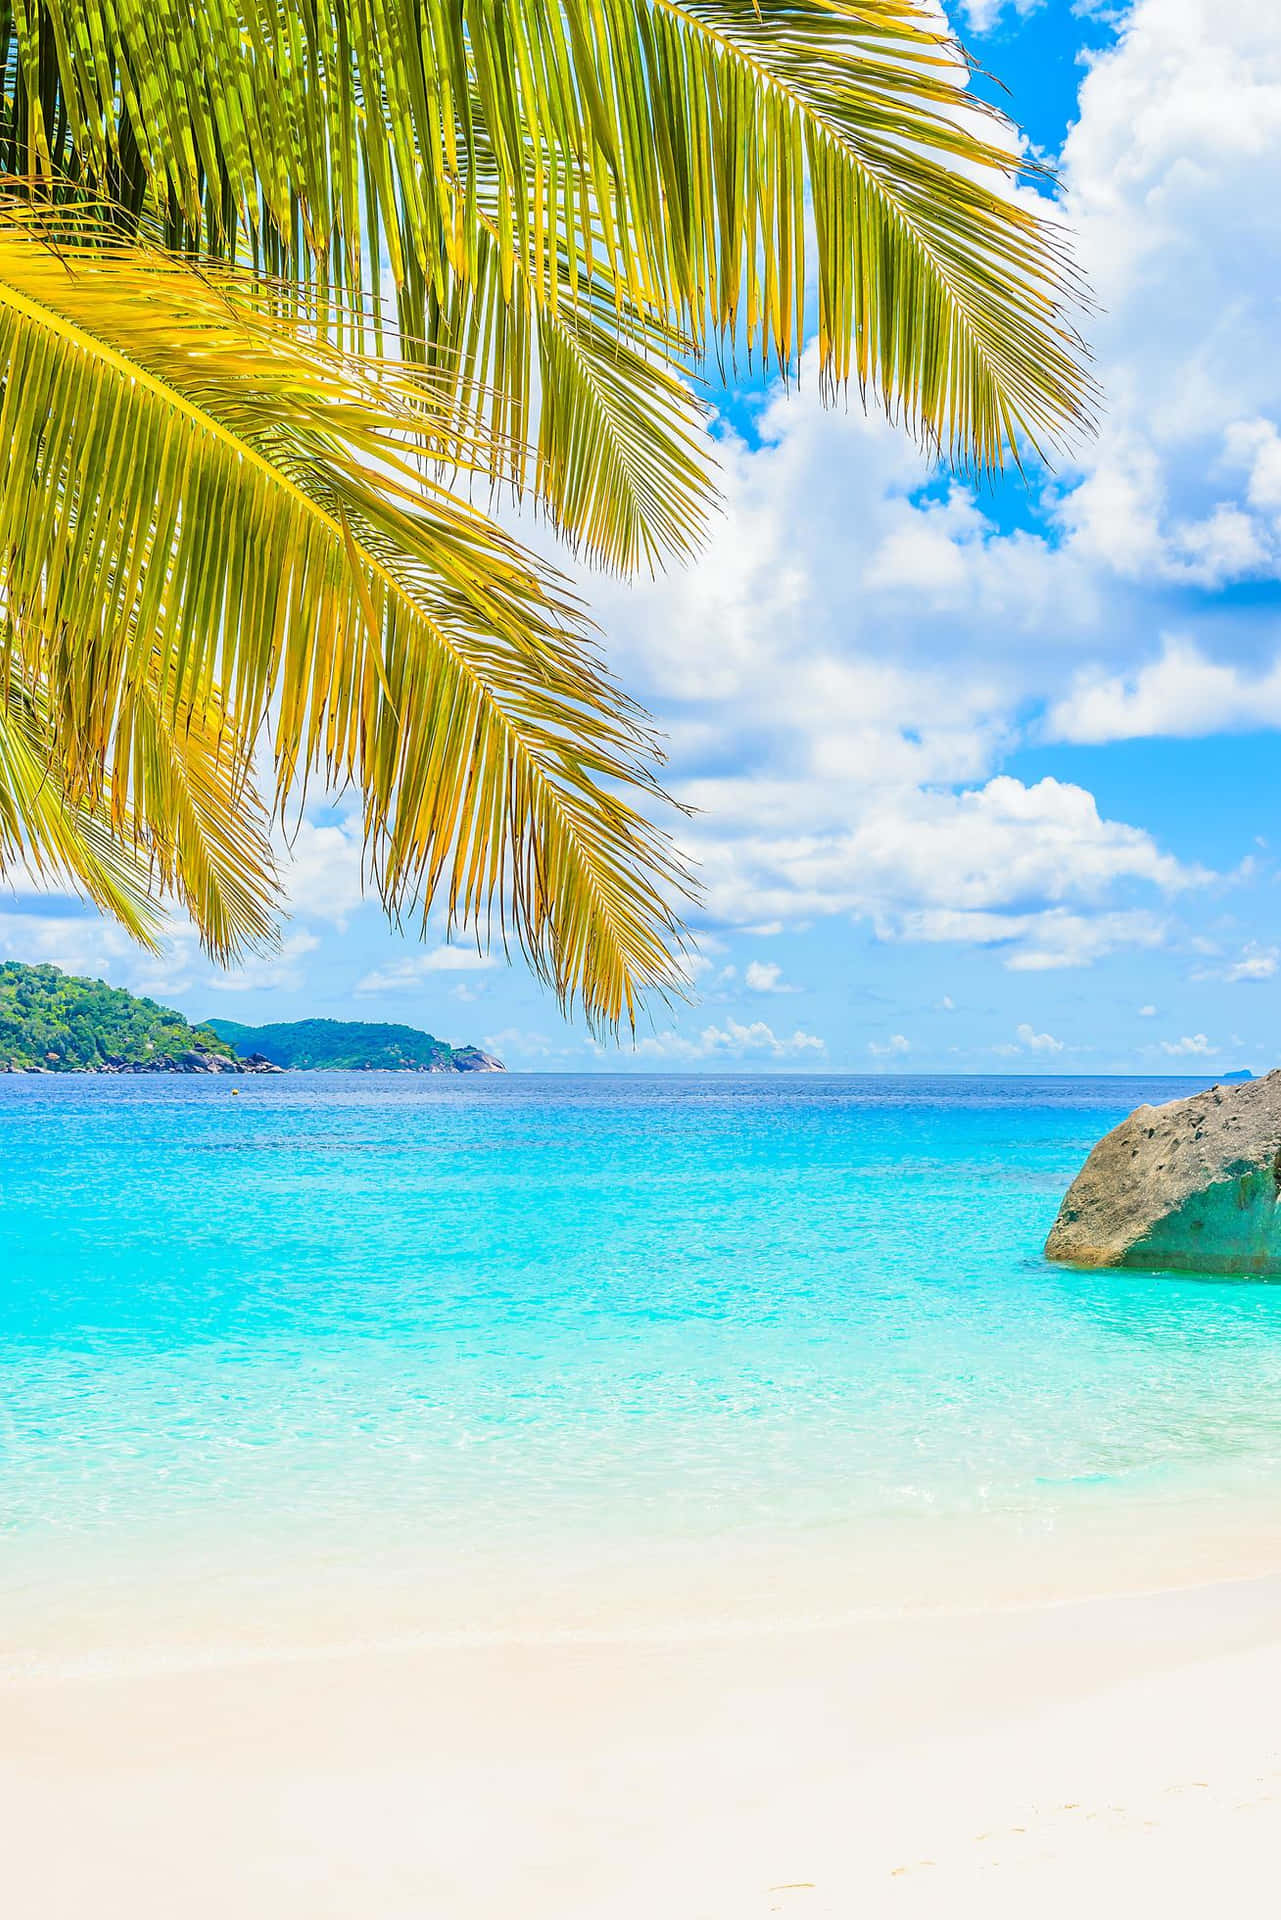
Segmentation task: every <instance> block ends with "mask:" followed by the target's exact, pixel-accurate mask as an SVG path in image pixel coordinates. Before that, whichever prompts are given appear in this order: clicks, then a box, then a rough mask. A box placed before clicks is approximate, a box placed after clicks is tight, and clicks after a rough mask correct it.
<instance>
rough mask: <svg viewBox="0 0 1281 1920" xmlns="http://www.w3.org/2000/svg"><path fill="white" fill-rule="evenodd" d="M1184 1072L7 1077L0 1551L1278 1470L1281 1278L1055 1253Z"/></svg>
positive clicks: (797, 1504)
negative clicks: (1069, 1201) (1062, 1228)
mask: <svg viewBox="0 0 1281 1920" xmlns="http://www.w3.org/2000/svg"><path fill="white" fill-rule="evenodd" d="M1192 1084H1194V1083H1190V1082H1174V1081H1162V1082H1156V1083H1153V1082H1140V1081H1118V1080H1106V1081H1104V1080H1099V1081H1081V1080H1062V1079H1054V1080H1043V1081H1035V1080H1027V1079H1018V1080H1004V1081H1002V1080H994V1079H991V1080H942V1079H940V1080H931V1079H926V1078H912V1079H888V1078H877V1079H874V1080H871V1079H868V1080H859V1079H835V1078H832V1079H823V1078H818V1077H806V1078H795V1079H780V1078H769V1079H759V1080H757V1079H745V1078H734V1079H730V1078H724V1079H674V1078H668V1077H665V1078H662V1079H659V1078H654V1079H639V1078H633V1077H627V1078H624V1077H618V1078H599V1077H593V1078H582V1079H573V1078H560V1077H555V1076H510V1077H506V1078H499V1077H493V1078H489V1077H484V1078H474V1079H473V1078H464V1079H457V1080H455V1079H446V1078H438V1077H418V1076H395V1075H386V1076H385V1075H374V1074H368V1075H321V1074H314V1075H290V1076H286V1077H281V1078H277V1079H263V1080H246V1081H242V1082H240V1084H239V1088H238V1092H237V1095H236V1097H233V1095H232V1092H231V1083H229V1082H228V1081H225V1080H212V1081H194V1080H185V1079H163V1080H123V1079H122V1080H110V1079H54V1078H41V1079H35V1078H31V1079H25V1078H21V1077H14V1078H9V1079H3V1080H0V1167H2V1169H3V1180H2V1198H0V1260H2V1263H3V1281H2V1284H0V1528H2V1529H3V1533H2V1534H0V1541H3V1540H6V1539H7V1542H8V1545H7V1549H6V1551H7V1554H8V1556H9V1563H10V1564H22V1565H25V1564H27V1562H28V1561H29V1559H30V1557H31V1556H32V1555H33V1554H34V1555H38V1554H39V1553H40V1552H42V1551H43V1550H44V1549H45V1548H46V1547H55V1546H56V1547H57V1548H58V1550H59V1551H60V1552H61V1553H63V1554H64V1555H65V1554H66V1553H67V1552H68V1551H71V1552H73V1553H74V1552H76V1551H78V1550H79V1545H78V1543H83V1547H84V1551H85V1552H86V1553H89V1552H90V1551H93V1552H99V1551H101V1550H103V1548H104V1546H106V1547H109V1546H110V1545H111V1543H113V1542H118V1543H121V1546H122V1550H123V1548H124V1546H125V1545H126V1544H127V1543H129V1542H131V1541H134V1540H136V1539H139V1538H142V1537H144V1536H145V1537H146V1538H147V1539H148V1540H150V1541H151V1542H152V1543H153V1544H155V1543H159V1545H160V1547H161V1550H162V1551H163V1547H164V1542H165V1541H166V1539H169V1538H172V1539H174V1540H179V1539H184V1540H190V1538H191V1537H192V1535H193V1531H199V1530H200V1529H225V1530H227V1531H228V1532H230V1533H236V1532H238V1533H240V1534H242V1535H244V1536H245V1537H249V1538H255V1539H258V1540H259V1541H266V1542H270V1541H272V1540H278V1539H281V1538H284V1537H290V1538H294V1537H298V1538H303V1537H323V1538H325V1539H327V1540H328V1541H330V1542H331V1543H336V1545H337V1547H338V1548H339V1549H340V1548H341V1544H342V1542H343V1541H344V1540H345V1539H348V1538H350V1539H352V1540H355V1539H357V1538H360V1539H366V1540H367V1539H368V1538H370V1537H379V1529H380V1527H381V1528H383V1529H384V1532H385V1537H386V1539H387V1540H388V1541H389V1542H391V1541H396V1540H401V1541H403V1540H405V1539H407V1538H412V1539H413V1540H414V1541H415V1542H417V1543H420V1544H421V1543H427V1544H428V1545H429V1546H431V1547H432V1549H433V1550H434V1551H442V1550H448V1548H449V1546H450V1544H451V1543H453V1542H460V1543H462V1542H469V1541H477V1540H481V1541H484V1542H486V1543H488V1544H491V1545H492V1544H494V1543H498V1544H500V1545H501V1544H503V1543H507V1542H511V1543H524V1545H525V1546H526V1547H528V1546H529V1545H530V1544H531V1543H532V1544H533V1545H534V1546H535V1547H537V1546H538V1545H539V1544H540V1543H547V1544H548V1549H549V1550H550V1549H551V1546H552V1544H554V1543H555V1542H558V1541H564V1540H577V1541H579V1542H585V1541H594V1542H600V1541H608V1542H614V1543H617V1542H619V1541H633V1542H635V1541H648V1540H653V1541H658V1542H663V1541H680V1540H690V1539H706V1538H708V1537H709V1536H716V1537H723V1536H724V1535H725V1534H727V1533H733V1532H735V1531H737V1532H740V1533H743V1534H751V1535H753V1536H754V1537H758V1538H769V1537H776V1536H788V1535H796V1536H799V1535H804V1536H805V1537H807V1538H810V1539H825V1538H836V1537H838V1536H839V1537H843V1538H845V1537H848V1538H854V1539H856V1538H857V1537H858V1536H859V1532H860V1529H868V1530H875V1529H877V1528H882V1529H883V1528H885V1527H886V1526H891V1527H892V1526H896V1525H900V1524H901V1525H902V1526H903V1527H906V1528H909V1529H910V1528H912V1527H919V1526H923V1525H925V1524H926V1523H933V1524H937V1522H938V1521H939V1519H940V1517H942V1518H944V1519H948V1518H950V1519H951V1520H953V1521H956V1522H958V1523H963V1522H964V1521H965V1518H966V1516H968V1515H974V1514H984V1515H988V1516H991V1515H997V1516H1000V1515H1006V1516H1014V1518H1015V1519H1016V1520H1017V1521H1018V1523H1019V1524H1021V1525H1024V1524H1025V1525H1031V1526H1033V1527H1035V1526H1036V1525H1037V1524H1039V1523H1040V1522H1042V1521H1043V1520H1045V1519H1046V1517H1047V1516H1049V1517H1050V1518H1051V1519H1055V1518H1058V1517H1061V1516H1063V1515H1065V1514H1067V1515H1070V1514H1072V1513H1074V1512H1078V1511H1083V1510H1085V1509H1088V1508H1089V1506H1090V1503H1091V1502H1092V1501H1096V1500H1100V1501H1112V1502H1115V1501H1116V1500H1117V1499H1118V1498H1122V1499H1124V1500H1126V1501H1131V1502H1133V1503H1137V1505H1138V1507H1140V1508H1141V1507H1142V1505H1143V1503H1144V1502H1158V1503H1160V1502H1166V1503H1169V1502H1170V1501H1171V1500H1176V1501H1177V1500H1178V1499H1179V1498H1182V1497H1183V1496H1184V1494H1185V1493H1186V1494H1187V1495H1188V1497H1191V1496H1192V1494H1193V1493H1195V1495H1196V1497H1197V1498H1198V1499H1203V1498H1209V1499H1213V1498H1215V1497H1217V1496H1218V1495H1220V1494H1222V1495H1224V1496H1227V1495H1229V1494H1231V1495H1233V1496H1236V1495H1241V1494H1246V1495H1254V1494H1260V1495H1262V1496H1264V1497H1265V1498H1271V1497H1272V1495H1274V1494H1275V1493H1278V1492H1281V1288H1277V1287H1270V1286H1266V1285H1260V1284H1239V1283H1238V1284H1233V1283H1230V1282H1222V1281H1220V1282H1212V1281H1203V1280H1198V1279H1195V1278H1187V1277H1179V1278H1169V1277H1162V1276H1154V1275H1142V1274H1129V1273H1107V1274H1074V1273H1069V1272H1064V1271H1061V1270H1058V1269H1055V1268H1053V1267H1050V1266H1048V1265H1046V1264H1045V1262H1044V1261H1043V1260H1042V1258H1041V1246H1042V1243H1043V1241H1044V1238H1045V1234H1046V1232H1047V1230H1048V1228H1049V1226H1050V1223H1051V1221H1052V1219H1053V1217H1054V1213H1055V1209H1056V1207H1057V1204H1058V1201H1059V1198H1060V1196H1061V1193H1062V1191H1063V1189H1064V1187H1065V1186H1066V1184H1067V1182H1068V1181H1069V1179H1070V1178H1071V1176H1072V1174H1073V1173H1074V1172H1075V1170H1076V1168H1077V1166H1078V1165H1079V1163H1080V1161H1081V1160H1082V1159H1083V1157H1084V1155H1085V1153H1086V1152H1087V1151H1088V1149H1089V1147H1090V1145H1091V1144H1092V1143H1093V1141H1094V1140H1095V1139H1096V1138H1097V1137H1098V1136H1099V1134H1100V1133H1101V1132H1103V1131H1104V1130H1105V1129H1106V1128H1107V1127H1109V1126H1111V1125H1113V1124H1114V1123H1115V1122H1116V1121H1117V1120H1118V1119H1120V1118H1121V1117H1122V1116H1123V1115H1124V1114H1125V1113H1126V1112H1128V1111H1129V1110H1130V1109H1131V1108H1132V1107H1133V1106H1135V1105H1136V1104H1138V1102H1139V1101H1140V1100H1142V1099H1145V1098H1151V1099H1154V1100H1162V1099H1170V1098H1174V1097H1176V1096H1178V1095H1179V1094H1181V1093H1182V1092H1184V1091H1187V1090H1189V1088H1190V1087H1191V1085H1192ZM24 1556H25V1558H24Z"/></svg>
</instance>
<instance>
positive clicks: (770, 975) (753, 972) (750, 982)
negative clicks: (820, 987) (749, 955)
mask: <svg viewBox="0 0 1281 1920" xmlns="http://www.w3.org/2000/svg"><path fill="white" fill-rule="evenodd" d="M743 984H744V985H745V986H746V987H747V988H748V989H749V990H750V991H751V992H752V993H799V992H800V988H799V987H793V986H789V985H788V983H787V981H786V980H784V978H783V969H782V967H781V966H779V964H778V962H777V961H776V960H749V961H748V963H747V970H746V972H745V973H744V975H743Z"/></svg>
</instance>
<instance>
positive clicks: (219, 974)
mask: <svg viewBox="0 0 1281 1920" xmlns="http://www.w3.org/2000/svg"><path fill="white" fill-rule="evenodd" d="M319 945H320V942H319V940H318V939H317V938H316V936H315V934H314V933H307V932H305V931H299V932H298V933H291V934H289V935H288V936H287V938H285V939H284V940H282V941H281V943H280V946H279V948H278V949H277V950H276V951H275V952H274V953H265V954H255V955H253V956H252V957H251V958H249V959H247V960H245V961H244V962H243V963H242V964H241V965H240V966H238V967H228V968H227V969H226V970H225V971H218V970H217V969H213V970H211V971H210V973H209V975H208V977H207V978H206V979H205V980H204V981H202V982H197V983H195V984H198V985H203V986H205V987H207V988H208V989H209V990H210V992H212V993H248V992H250V991H253V992H265V991H268V990H273V989H283V990H285V991H290V990H292V989H294V988H296V987H300V986H301V985H302V984H303V979H304V973H303V969H302V968H301V967H300V966H299V964H298V963H299V961H300V960H303V959H305V958H306V956H307V955H308V954H309V953H314V952H315V951H316V948H317V947H318V946H319Z"/></svg>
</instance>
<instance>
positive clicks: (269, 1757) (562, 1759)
mask: <svg viewBox="0 0 1281 1920" xmlns="http://www.w3.org/2000/svg"><path fill="white" fill-rule="evenodd" d="M1279 1709H1281V1578H1279V1577H1276V1576H1270V1577H1267V1578H1262V1579H1251V1580H1240V1581H1234V1582H1229V1583H1226V1584H1222V1585H1217V1586H1208V1587H1201V1588H1197V1589H1190V1590H1185V1591H1171V1592H1165V1593H1159V1594H1154V1595H1143V1596H1137V1597H1130V1598H1109V1599H1100V1600H1093V1601H1086V1602H1072V1603H1068V1604H1063V1605H1057V1606H1041V1607H1035V1608H1025V1609H1021V1610H1016V1611H1000V1610H987V1611H981V1612H975V1613H971V1614H959V1615H954V1616H944V1615H935V1616H917V1617H904V1618H900V1619H897V1620H894V1619H882V1620H879V1621H876V1620H873V1621H863V1622H857V1623H849V1624H845V1625H841V1626H836V1627H810V1628H802V1629H787V1630H779V1631H751V1632H740V1633H727V1634H711V1635H694V1634H685V1635H673V1636H669V1637H662V1636H659V1637H645V1636H640V1635H621V1636H618V1637H609V1636H601V1635H597V1636H592V1637H578V1638H574V1637H556V1636H547V1635H544V1636H541V1637H539V1638H536V1639H531V1640H521V1639H519V1638H516V1639H512V1638H492V1639H488V1640H486V1639H484V1638H483V1637H482V1638H481V1639H480V1640H478V1641H475V1642H473V1643H471V1644H466V1643H462V1642H460V1643H454V1644H448V1643H446V1644H439V1643H438V1644H434V1645H427V1644H423V1645H418V1646H414V1645H412V1644H398V1645H388V1646H383V1647H379V1646H378V1645H376V1644H367V1645H365V1646H362V1647H346V1648H330V1649H327V1650H321V1649H318V1648H316V1647H314V1646H299V1647H296V1648H294V1649H292V1650H291V1649H286V1648H277V1649H274V1650H273V1649H258V1650H256V1651H255V1650H251V1649H248V1648H246V1649H243V1650H241V1651H240V1652H239V1653H236V1652H233V1651H226V1652H223V1653H220V1654H211V1655H210V1656H209V1657H208V1658H207V1659H206V1660H204V1661H203V1662H202V1661H200V1660H198V1659H196V1658H195V1657H194V1656H192V1655H191V1654H190V1652H189V1653H188V1655H187V1656H186V1657H184V1659H182V1660H178V1661H173V1660H170V1661H166V1662H164V1663H154V1662H151V1661H150V1660H149V1657H148V1652H147V1649H146V1648H142V1647H140V1648H139V1649H138V1658H137V1659H136V1660H135V1661H134V1662H133V1663H132V1664H125V1665H118V1666H117V1668H116V1669H115V1670H112V1669H111V1668H108V1669H106V1670H103V1671H98V1672H84V1671H80V1672H75V1671H67V1672H63V1673H59V1672H57V1671H55V1670H48V1671H45V1672H43V1673H42V1674H40V1675H39V1676H38V1677H27V1678H13V1679H10V1680H9V1681H8V1682H7V1684H6V1686H5V1688H4V1692H3V1697H2V1705H0V1713H2V1716H3V1720H2V1725H3V1732H2V1734H0V1829H2V1832H0V1844H2V1846H3V1858H4V1863H5V1864H4V1882H5V1887H6V1894H5V1911H6V1912H7V1913H9V1914H12V1915H14V1916H21V1917H22V1920H28V1916H29V1917H30V1920H71V1917H72V1916H75V1920H85V1917H86V1916H93V1920H162V1917H163V1920H171V1916H174V1915H177V1914H181V1915H183V1916H184V1917H185V1920H206V1917H207V1920H214V1916H217V1920H226V1917H227V1916H229V1915H233V1914H234V1915H236V1916H239V1920H295V1917H296V1920H304V1916H305V1917H306V1920H340V1917H341V1920H353V1917H354V1916H360V1917H361V1920H411V1917H412V1920H422V1916H425V1915H430V1916H441V1920H499V1916H502V1917H503V1920H513V1917H515V1916H520V1917H521V1920H524V1917H525V1916H528V1917H529V1920H542V1916H547V1917H548V1920H550V1917H551V1916H553V1915H554V1916H556V1917H557V1920H568V1917H570V1916H572V1917H574V1920H578V1917H579V1916H581V1917H582V1920H587V1917H588V1916H591V1920H642V1917H643V1920H653V1916H658V1915H662V1916H665V1917H666V1920H756V1916H764V1915H768V1914H775V1913H778V1914H787V1915H796V1916H801V1917H807V1916H819V1915H823V1916H828V1915H841V1916H850V1915H860V1916H866V1915H880V1914H886V1915H900V1914H901V1915H931V1916H933V1915H942V1914H949V1915H955V1914H971V1913H973V1914H983V1915H985V1916H1002V1915H1007V1914H1008V1915H1010V1916H1014V1915H1019V1916H1024V1915H1027V1914H1032V1913H1035V1914H1037V1915H1047V1914H1050V1915H1058V1914H1065V1915H1066V1914H1072V1915H1077V1914H1081V1913H1085V1912H1090V1913H1094V1914H1098V1915H1104V1916H1106V1915H1112V1914H1118V1915H1119V1914H1142V1913H1157V1912H1159V1913H1161V1914H1163V1915H1166V1916H1169V1915H1182V1914H1188V1915H1191V1914H1198V1915H1200V1914H1205V1913H1215V1912H1223V1911H1225V1910H1228V1909H1229V1908H1230V1907H1232V1906H1233V1905H1235V1904H1236V1902H1237V1901H1238V1900H1240V1901H1241V1902H1242V1903H1243V1906H1244V1908H1245V1910H1248V1911H1252V1912H1258V1911H1262V1910H1264V1909H1263V1907H1261V1905H1260V1902H1261V1901H1265V1900H1266V1898H1267V1895H1266V1889H1267V1888H1268V1887H1270V1886H1271V1885H1272V1884H1273V1882H1274V1880H1275V1861H1276V1856H1277V1849H1278V1845H1279V1844H1281V1713H1279Z"/></svg>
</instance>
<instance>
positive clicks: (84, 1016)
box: [0, 960, 506, 1074]
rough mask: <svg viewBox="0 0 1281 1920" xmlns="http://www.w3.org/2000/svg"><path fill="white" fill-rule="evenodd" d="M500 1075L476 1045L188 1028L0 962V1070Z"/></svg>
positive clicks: (162, 1011)
mask: <svg viewBox="0 0 1281 1920" xmlns="http://www.w3.org/2000/svg"><path fill="white" fill-rule="evenodd" d="M316 1068H330V1069H347V1070H352V1071H356V1072H371V1071H383V1072H393V1073H504V1072H505V1071H506V1069H505V1067H504V1066H503V1063H502V1061H501V1060H498V1059H496V1058H495V1057H494V1055H493V1054H489V1053H484V1052H482V1050H481V1049H480V1048H479V1047H472V1046H466V1047H451V1046H449V1045H448V1044H447V1043H446V1042H445V1041H444V1040H437V1039H436V1038H435V1037H434V1036H433V1035H432V1034H430V1033H422V1032H420V1031H419V1030H418V1029H417V1028H416V1027H401V1026H384V1025H379V1024H377V1023H375V1022H372V1021H366V1020H295V1021H287V1022H282V1023H281V1024H279V1025H275V1026H267V1027H246V1026H241V1025H239V1024H238V1023H237V1022H236V1021H234V1020H206V1021H204V1022H203V1023H201V1024H199V1025H193V1024H192V1023H191V1022H190V1021H189V1020H187V1019H186V1018H185V1017H184V1016H183V1015H182V1014H180V1013H176V1012H175V1011H174V1009H173V1008H172V1007H162V1006H160V1005H158V1004H157V1002H156V1001H154V1000H149V999H147V998H146V997H145V996H141V995H137V994H132V993H127V992H126V991H125V989H124V988H123V987H109V986H108V985H107V984H106V982H105V981H103V980H88V979H82V978H79V977H77V976H76V975H74V974H67V973H63V971H62V969H61V968H60V967H55V966H49V965H44V966H36V967H30V966H24V965H23V964H22V963H21V962H20V961H17V960H8V961H5V962H4V963H3V964H0V1073H125V1074H136V1073H284V1072H288V1071H291V1070H307V1069H316Z"/></svg>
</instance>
